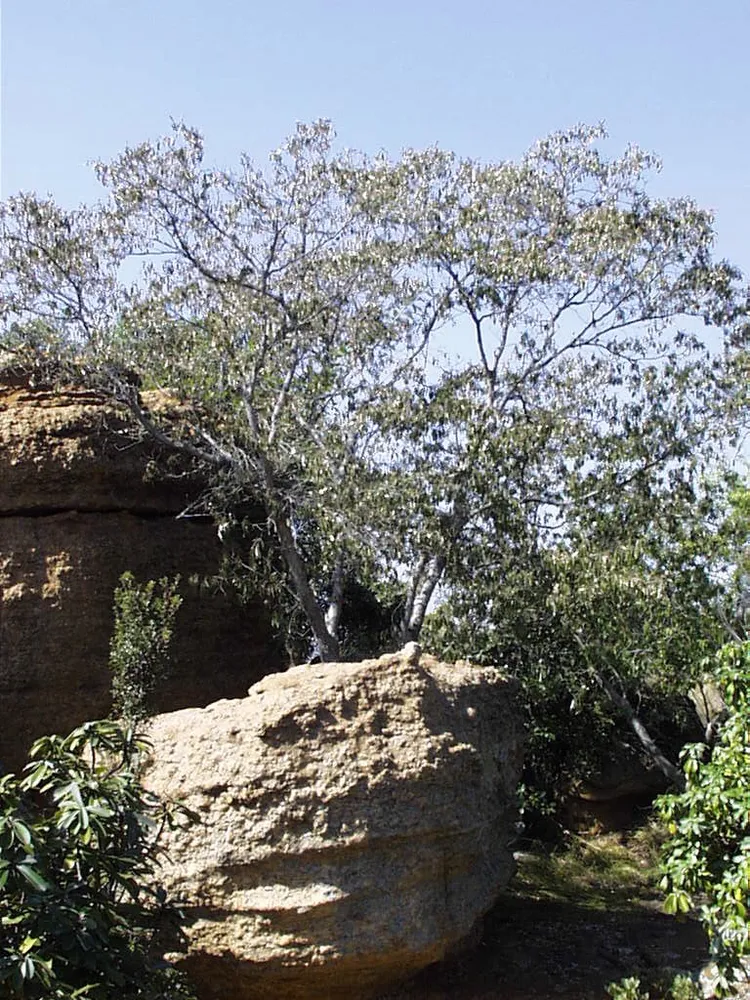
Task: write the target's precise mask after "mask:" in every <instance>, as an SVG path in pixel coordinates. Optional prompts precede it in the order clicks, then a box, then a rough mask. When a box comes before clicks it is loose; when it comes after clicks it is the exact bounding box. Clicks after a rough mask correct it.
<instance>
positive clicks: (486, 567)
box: [423, 497, 721, 817]
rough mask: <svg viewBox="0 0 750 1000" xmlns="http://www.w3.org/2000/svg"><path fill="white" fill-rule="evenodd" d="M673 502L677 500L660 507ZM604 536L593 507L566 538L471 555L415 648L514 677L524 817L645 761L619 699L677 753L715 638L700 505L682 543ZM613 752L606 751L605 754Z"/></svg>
mask: <svg viewBox="0 0 750 1000" xmlns="http://www.w3.org/2000/svg"><path fill="white" fill-rule="evenodd" d="M676 504H677V499H676V498H675V500H674V502H673V505H672V510H673V511H674V508H675V506H676ZM633 506H634V504H629V503H628V500H627V498H625V497H623V498H622V500H621V510H622V509H623V508H624V509H625V511H627V508H628V507H630V511H629V513H630V516H631V518H632V519H633V523H632V524H631V525H629V526H628V527H627V528H626V529H622V528H621V529H620V531H619V532H618V533H614V532H613V525H614V524H617V521H618V520H619V519H615V518H614V517H612V515H611V513H606V512H603V513H602V514H601V516H600V518H599V519H597V520H595V519H593V518H590V519H589V523H588V524H587V525H579V527H578V529H577V532H576V535H575V536H573V537H572V538H567V539H561V540H559V541H556V542H552V543H550V544H548V545H547V546H544V547H542V546H540V545H539V544H538V542H537V541H536V540H535V539H533V538H532V539H530V540H529V541H527V542H526V543H525V544H523V545H521V544H519V545H517V546H515V547H514V548H513V549H512V550H510V551H509V552H508V554H507V556H506V558H504V559H502V560H500V559H493V560H483V559H481V558H478V559H477V561H476V564H475V566H474V571H473V572H472V573H471V574H469V575H468V576H467V577H466V578H465V579H462V580H461V583H460V585H458V584H457V585H456V586H454V588H453V590H452V591H451V593H450V595H449V596H448V598H447V599H446V601H445V602H444V603H443V605H442V606H441V607H440V608H438V609H437V610H436V612H435V613H434V614H432V615H431V616H429V617H428V619H427V621H426V623H425V629H424V633H423V634H424V641H425V643H426V644H427V646H428V647H429V648H433V649H435V650H436V651H438V652H439V653H441V654H443V655H445V656H446V657H448V658H455V657H460V656H464V657H468V658H469V659H471V660H472V661H474V662H479V663H495V664H500V665H506V666H507V667H508V668H509V669H510V670H511V672H512V673H513V674H514V675H515V676H516V677H517V678H518V679H519V680H520V682H521V686H520V695H519V697H520V704H521V707H522V709H523V711H524V714H525V717H526V729H527V737H528V741H527V746H526V757H525V774H524V787H523V797H524V806H525V807H526V809H527V812H528V813H529V815H530V817H531V816H533V815H534V814H535V813H538V812H539V811H552V812H554V811H555V808H556V799H557V798H558V797H564V796H565V795H567V794H568V790H569V788H570V786H571V784H572V783H574V782H575V781H576V779H580V778H581V777H588V776H591V775H596V774H597V773H599V772H600V771H601V770H602V769H604V770H606V768H607V765H608V764H609V763H611V762H612V760H613V757H615V756H616V758H617V759H618V760H619V761H621V762H622V761H627V760H628V759H630V760H633V761H634V762H638V761H639V760H641V759H643V758H646V759H647V760H648V761H649V762H650V758H648V757H647V754H646V750H645V748H644V746H643V744H642V742H641V740H640V739H639V738H638V736H637V735H636V733H635V731H634V730H633V728H632V721H631V720H630V719H629V717H628V716H627V714H626V712H625V711H624V710H623V702H620V701H618V700H616V699H620V698H622V699H624V702H625V703H627V705H630V706H631V708H632V709H633V711H634V712H635V713H636V714H637V716H638V718H639V719H640V720H641V721H642V722H643V723H644V724H645V725H646V727H647V729H648V732H649V733H650V734H651V735H652V736H653V737H654V738H655V739H656V741H657V743H658V745H659V747H661V748H662V749H663V750H664V751H665V752H666V753H667V754H669V755H673V756H674V759H676V757H677V753H678V752H679V749H680V747H681V746H682V744H683V742H684V740H685V734H690V735H691V736H692V738H695V736H696V735H697V730H696V729H695V720H694V713H693V709H692V706H691V705H690V703H689V702H688V700H687V698H686V697H685V695H686V692H687V690H688V689H689V687H690V684H691V680H692V679H694V678H695V677H696V676H697V674H698V673H699V672H700V662H701V661H702V660H703V659H704V658H705V656H706V655H707V654H708V652H709V650H711V649H714V648H716V645H717V644H718V642H719V641H720V636H721V627H720V625H719V623H718V621H717V620H716V617H715V614H714V612H713V603H714V600H715V595H716V593H717V588H716V585H715V583H714V582H713V580H712V578H711V574H710V560H709V558H708V557H709V556H710V553H711V546H712V544H713V543H712V541H711V539H710V538H703V537H696V536H697V535H698V532H699V531H700V524H701V520H702V508H701V506H700V505H698V504H691V505H689V504H687V503H685V504H684V506H683V508H682V511H683V515H684V521H683V527H682V529H681V530H682V531H683V533H684V532H685V531H686V530H687V529H686V526H688V525H693V533H692V534H691V535H690V536H689V537H687V538H685V539H682V540H681V539H680V537H679V535H678V533H677V531H676V530H674V528H673V527H672V526H671V525H665V526H664V527H663V528H660V526H659V522H658V520H657V519H656V517H654V516H653V513H652V511H651V509H650V505H649V511H648V513H647V514H645V516H644V518H643V520H641V519H640V518H638V519H636V518H635V512H634V511H633ZM613 747H617V750H616V753H613Z"/></svg>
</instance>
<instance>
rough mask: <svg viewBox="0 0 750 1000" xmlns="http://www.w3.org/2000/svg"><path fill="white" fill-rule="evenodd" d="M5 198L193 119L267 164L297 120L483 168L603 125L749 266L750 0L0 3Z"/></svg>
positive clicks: (85, 190) (214, 149) (352, 138)
mask: <svg viewBox="0 0 750 1000" xmlns="http://www.w3.org/2000/svg"><path fill="white" fill-rule="evenodd" d="M1 10H2V129H1V132H2V134H1V138H2V194H3V196H5V195H8V194H10V193H12V192H13V191H16V190H18V189H24V190H36V191H38V192H40V193H48V192H49V193H52V194H53V195H54V196H55V197H56V198H58V199H59V200H61V201H63V202H64V203H67V204H69V203H73V202H76V201H79V200H84V199H90V198H92V197H95V196H96V193H97V186H96V182H95V181H94V180H93V175H92V174H91V171H90V168H89V167H87V165H86V164H87V161H89V160H91V159H94V158H105V159H106V158H107V157H110V156H114V155H115V154H116V153H117V152H118V151H120V150H121V149H122V148H123V147H124V146H125V145H127V144H134V143H137V142H139V141H140V140H142V139H144V138H147V137H154V136H156V135H159V134H161V133H163V132H165V131H167V130H168V128H169V119H170V116H171V117H174V118H181V119H184V120H185V121H187V122H188V123H189V124H191V125H195V126H197V127H198V128H200V129H201V130H202V131H203V132H204V134H205V135H206V138H207V141H208V148H209V154H210V157H211V159H212V160H214V161H216V162H218V163H222V164H229V163H231V162H232V160H233V158H234V157H235V156H236V154H237V152H238V151H239V150H242V149H245V150H247V151H248V152H250V153H251V154H252V155H253V156H254V157H257V158H259V159H262V158H264V157H265V156H266V154H267V152H268V151H269V150H270V149H271V148H273V147H275V146H276V145H278V144H279V142H280V141H281V140H282V139H283V137H284V136H285V135H286V134H288V133H289V132H290V131H291V129H292V128H293V126H294V123H295V122H296V121H298V120H310V119H313V118H319V117H325V118H331V119H333V120H334V122H335V123H336V126H337V129H338V133H339V137H340V139H341V142H342V144H343V145H346V146H350V147H355V148H361V149H366V150H368V151H375V150H377V149H381V148H385V149H387V150H389V151H390V152H392V153H394V154H396V153H398V151H399V150H400V149H402V148H403V147H404V146H417V147H419V146H424V145H428V144H432V143H439V144H440V145H442V146H445V147H449V148H452V149H455V150H456V151H458V152H459V153H461V154H463V155H469V156H477V157H479V158H483V159H493V158H497V159H506V158H512V157H516V156H518V155H519V154H520V153H522V152H523V150H524V149H525V148H526V147H528V146H529V145H531V143H533V142H534V140H535V139H537V138H539V137H541V136H542V135H544V134H546V133H547V132H549V131H552V130H555V129H560V128H565V127H567V126H570V125H573V124H575V123H576V122H579V121H585V122H597V121H600V120H602V119H603V120H604V121H605V122H606V123H607V125H608V127H609V130H610V133H611V137H612V138H611V143H610V146H611V151H612V152H613V153H614V152H616V151H619V150H620V149H621V148H622V147H623V146H625V145H626V144H627V143H628V142H635V143H638V144H639V145H641V146H644V147H646V148H647V149H650V150H653V151H655V152H657V153H659V154H660V156H661V157H662V158H663V160H664V164H665V168H664V171H663V173H662V174H661V175H660V176H659V177H658V178H657V179H656V180H655V183H654V184H653V186H652V191H653V192H654V193H657V194H662V195H672V194H674V195H683V194H686V195H691V196H692V197H694V198H695V199H696V200H697V201H698V202H699V203H700V204H701V205H703V206H706V207H710V208H713V209H714V210H715V211H716V213H717V228H718V232H719V244H718V249H719V252H720V253H721V254H722V255H724V256H728V257H729V258H730V259H732V260H733V261H735V262H736V263H738V264H739V265H740V266H742V267H743V269H745V270H747V271H750V239H749V235H750V58H749V57H748V39H750V0H714V2H713V3H708V2H706V0H526V2H519V0H515V2H506V0H432V2H427V0H400V2H398V0H376V2H360V0H338V2H336V0H265V2H263V3H258V2H255V0H2V7H1Z"/></svg>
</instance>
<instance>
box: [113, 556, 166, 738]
mask: <svg viewBox="0 0 750 1000" xmlns="http://www.w3.org/2000/svg"><path fill="white" fill-rule="evenodd" d="M179 582H180V578H179V577H175V579H174V580H168V579H167V578H166V577H162V579H161V580H159V582H158V583H157V582H156V581H155V580H149V581H148V582H147V583H138V582H137V581H136V579H135V577H134V576H133V574H132V573H123V575H122V576H121V577H120V583H119V586H118V587H117V589H116V590H115V599H114V607H115V626H114V633H113V635H112V641H111V644H110V655H109V664H110V669H111V670H112V675H113V680H112V696H113V703H114V705H113V710H114V712H115V713H116V714H117V715H119V716H120V717H121V718H123V719H125V720H126V721H127V722H129V723H138V722H140V721H142V720H143V719H145V718H147V716H148V715H149V707H148V699H149V696H150V694H151V693H152V692H153V690H154V688H155V687H156V686H157V685H158V684H159V682H160V681H162V680H164V678H165V677H167V675H168V673H169V666H170V663H169V645H170V642H171V640H172V632H173V629H174V622H175V617H176V615H177V612H178V611H179V608H180V605H181V604H182V598H181V597H180V595H179V594H178V593H177V587H178V585H179Z"/></svg>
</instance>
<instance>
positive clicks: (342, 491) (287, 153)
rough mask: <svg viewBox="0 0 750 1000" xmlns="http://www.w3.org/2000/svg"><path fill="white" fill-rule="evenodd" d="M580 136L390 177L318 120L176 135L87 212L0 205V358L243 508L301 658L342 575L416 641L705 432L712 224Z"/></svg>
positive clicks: (712, 421)
mask: <svg viewBox="0 0 750 1000" xmlns="http://www.w3.org/2000/svg"><path fill="white" fill-rule="evenodd" d="M603 138H604V132H603V130H602V129H601V128H596V127H595V128H588V127H583V126H581V127H577V128H574V129H572V130H571V131H568V132H562V133H557V134H554V135H552V136H550V137H549V138H547V139H544V140H543V141H541V142H540V143H538V144H537V145H535V146H534V147H533V148H532V149H531V150H530V151H529V152H528V153H527V154H526V155H525V156H524V157H522V158H521V159H520V160H519V161H517V162H500V163H480V162H477V161H475V160H471V159H464V158H461V157H459V156H457V155H455V154H453V153H449V152H445V151H442V150H440V149H437V148H432V149H427V150H424V151H414V150H409V151H406V152H404V153H403V154H402V155H401V156H400V157H398V158H396V159H391V158H389V157H388V156H386V155H384V154H379V155H375V156H368V155H365V154H360V153H353V152H348V151H342V150H340V149H339V148H338V147H337V145H336V143H335V137H334V133H333V130H332V128H331V126H330V124H329V123H327V122H317V123H314V124H311V125H300V126H298V127H297V130H296V132H295V133H294V134H293V135H292V137H291V138H290V139H289V140H288V141H287V142H286V143H285V144H284V145H283V146H282V147H281V148H280V149H279V150H277V151H276V152H274V153H272V154H271V157H270V160H269V162H268V164H267V165H266V166H265V167H259V166H258V165H256V164H255V163H254V162H253V161H252V160H251V159H250V158H249V157H242V158H241V160H240V162H239V165H238V166H237V167H235V168H234V169H228V170H223V169H216V168H214V167H212V166H210V165H207V163H206V159H205V152H204V143H203V139H202V137H201V136H200V135H199V134H198V132H196V131H195V130H193V129H191V128H188V127H186V126H184V125H180V124H178V125H175V126H174V127H173V130H172V132H171V134H170V135H169V136H168V137H166V138H164V139H160V140H158V141H156V142H145V143H143V144H141V145H138V146H134V147H133V148H129V149H127V150H126V151H125V152H124V153H123V154H122V155H121V156H119V157H117V158H116V159H115V160H114V161H112V162H111V163H101V164H98V165H97V167H96V172H97V176H98V178H99V180H100V181H101V183H102V185H103V188H104V197H103V200H102V201H101V202H100V203H98V204H95V205H90V206H84V207H82V208H79V209H75V210H67V209H64V208H63V207H61V206H59V205H57V204H55V203H54V202H53V201H51V200H49V199H43V198H39V197H36V196H34V195H30V194H19V195H15V196H13V197H11V198H9V199H7V200H6V201H5V202H4V203H3V205H2V209H1V210H0V238H1V240H2V249H1V251H0V302H1V303H2V315H3V327H4V329H3V340H4V343H5V346H6V348H7V349H9V350H12V351H13V352H15V355H16V357H17V358H18V359H19V360H24V359H31V360H33V362H34V363H35V364H37V365H38V364H40V363H45V362H46V361H47V360H49V359H52V360H53V361H54V364H55V365H56V366H57V368H58V370H63V371H65V372H66V374H67V376H68V377H70V375H71V374H74V375H75V376H76V377H79V378H81V379H84V380H86V381H88V382H89V383H91V384H93V385H96V386H98V387H99V388H100V389H102V391H104V392H106V393H109V394H111V395H112V396H113V397H115V398H116V399H118V400H120V401H121V402H122V403H124V404H125V405H126V406H128V407H129V408H130V410H131V411H132V413H133V415H134V416H135V418H136V420H137V421H138V422H139V423H140V425H141V427H142V428H143V430H144V432H145V433H147V434H150V435H152V436H153V437H155V438H156V439H158V440H159V441H161V442H162V443H163V444H164V445H165V446H167V447H168V448H171V449H174V450H176V451H178V452H181V453H182V454H184V455H185V456H187V457H188V458H189V459H191V460H193V461H195V462H197V463H200V464H201V465H202V466H203V467H204V468H205V469H206V470H207V471H208V473H209V478H210V480H211V483H212V487H213V489H212V491H211V495H210V500H207V505H208V506H209V507H210V508H211V509H212V510H213V511H214V512H216V513H217V516H218V517H220V518H221V519H222V520H223V522H224V523H225V524H227V523H229V522H231V521H232V519H233V518H235V517H236V516H237V514H236V512H237V510H238V509H241V507H242V503H243V501H247V499H248V498H250V497H251V498H253V499H257V498H259V499H260V500H261V501H262V504H263V507H264V510H265V512H266V514H267V523H266V527H265V530H264V532H263V535H262V543H263V546H265V547H266V548H269V547H270V549H271V550H272V552H273V553H274V558H273V559H270V560H268V562H267V564H266V565H267V567H268V568H269V572H271V573H272V574H273V575H274V578H275V580H276V584H277V590H276V593H277V594H279V593H289V594H291V595H292V598H293V601H294V603H295V604H296V605H297V606H298V607H299V608H301V609H302V611H303V614H304V619H305V621H306V624H307V627H308V628H309V634H310V636H311V637H312V638H313V640H314V642H315V644H316V646H317V648H318V650H319V652H320V654H321V656H322V657H323V658H324V659H334V658H336V657H338V656H340V655H341V649H340V645H339V636H340V635H341V609H342V606H343V596H344V590H345V585H346V581H347V579H349V580H352V579H355V580H357V581H359V582H360V583H361V582H364V583H366V584H367V585H368V586H381V585H386V584H387V585H390V587H391V588H392V591H391V592H392V593H393V592H395V593H397V594H398V595H399V601H398V607H399V609H400V614H399V621H398V622H397V627H396V629H395V631H396V632H397V633H398V637H400V639H401V640H402V641H405V640H407V639H414V638H416V637H417V636H418V635H419V633H420V630H421V628H422V625H423V622H424V619H425V615H426V613H427V610H428V608H429V606H430V602H431V601H433V600H434V596H435V594H436V591H437V590H438V588H439V587H443V592H444V593H445V594H446V595H450V593H451V588H452V587H453V586H458V585H460V586H464V584H465V583H466V581H467V580H469V579H471V577H472V575H473V574H474V573H476V571H477V569H476V567H477V561H478V560H481V563H482V565H483V566H485V567H486V566H487V565H492V564H493V562H494V563H496V564H497V566H498V571H501V569H502V565H503V563H504V561H507V559H508V558H510V557H511V556H512V555H513V553H514V552H516V551H518V552H521V551H524V550H525V549H526V548H527V547H528V546H529V545H531V546H532V548H533V547H540V546H541V547H545V546H550V545H554V544H558V543H559V542H560V540H561V539H565V537H566V533H567V532H568V531H569V529H570V526H571V525H572V524H573V523H574V522H576V523H578V522H580V520H581V518H582V517H584V516H586V514H587V512H588V513H591V512H599V513H600V512H606V511H608V510H614V509H615V507H618V505H619V507H621V506H622V498H623V497H627V496H630V495H633V496H635V495H638V496H640V497H643V496H649V497H650V498H651V499H652V500H653V499H654V498H656V499H657V500H658V498H659V497H665V496H667V495H668V494H669V492H670V491H672V490H675V489H679V488H681V484H685V483H689V482H692V481H693V478H694V476H695V475H696V472H697V471H698V469H699V467H700V464H701V462H702V461H704V460H705V458H706V456H707V454H708V452H709V450H710V445H711V443H712V441H715V440H716V438H717V427H718V423H719V422H718V421H717V419H716V414H717V412H718V411H717V407H718V405H719V404H720V394H721V391H722V383H721V380H719V379H717V378H716V377H715V371H714V359H713V358H712V355H711V351H710V350H709V349H708V348H707V347H706V345H705V343H704V338H703V336H702V334H701V333H700V330H699V326H698V325H697V324H700V327H701V328H702V327H703V325H707V326H708V327H709V328H711V329H712V330H713V331H714V336H716V337H718V338H721V337H722V336H723V335H724V333H725V332H726V331H727V330H728V329H729V328H730V327H731V326H732V324H733V323H734V321H735V317H736V308H737V277H738V276H737V274H736V272H735V271H734V270H733V269H732V268H731V267H730V266H729V265H727V264H726V263H723V262H717V261H715V260H714V259H713V258H712V243H713V227H712V219H711V216H710V214H709V213H707V212H704V211H702V210H700V209H699V208H698V207H696V205H695V204H693V202H691V201H689V200H687V199H676V200H659V199H654V198H651V197H650V196H649V195H648V193H647V191H646V177H647V174H648V172H649V170H651V169H652V168H654V167H656V165H657V164H656V161H655V160H654V159H653V158H652V157H650V156H649V155H647V154H645V153H643V152H642V151H640V150H639V149H637V148H629V149H627V150H626V152H625V153H624V154H623V155H622V156H621V157H619V158H616V159H607V158H605V157H604V156H603V155H602V153H601V152H600V149H599V145H600V140H602V139H603ZM144 387H145V388H153V387H160V388H162V389H164V390H165V391H166V392H168V393H169V394H170V396H172V397H173V398H174V399H175V400H177V401H179V403H180V404H181V405H180V419H179V420H177V421H175V420H171V421H170V420H168V419H166V418H165V417H163V416H162V415H160V413H158V412H154V411H150V410H149V409H148V408H147V406H146V405H145V403H144V398H143V396H142V389H143V388H144ZM619 507H618V509H619ZM258 544H260V543H258ZM250 551H251V552H256V554H257V551H258V545H257V544H256V545H255V546H250ZM245 564H246V565H249V558H246V559H245Z"/></svg>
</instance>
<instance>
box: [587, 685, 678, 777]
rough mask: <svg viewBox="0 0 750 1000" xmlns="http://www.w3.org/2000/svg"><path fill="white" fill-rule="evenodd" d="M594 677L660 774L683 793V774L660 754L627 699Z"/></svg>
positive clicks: (611, 686) (612, 686)
mask: <svg viewBox="0 0 750 1000" xmlns="http://www.w3.org/2000/svg"><path fill="white" fill-rule="evenodd" d="M594 675H595V677H596V681H597V683H598V684H599V686H600V687H601V688H602V690H603V691H604V693H605V694H606V695H607V697H608V698H609V699H610V701H611V702H612V703H613V704H614V705H615V706H616V707H617V708H619V709H620V711H621V712H622V714H623V715H624V716H625V718H626V719H627V720H628V722H629V723H630V728H631V729H632V730H633V732H634V733H635V735H636V736H637V737H638V739H639V741H640V743H641V746H642V747H643V749H644V750H645V751H646V753H647V754H648V755H649V757H650V758H651V760H652V761H653V762H654V763H655V764H656V766H657V767H658V768H659V770H660V771H661V773H662V774H663V775H664V776H665V777H667V778H668V779H669V781H671V782H672V784H673V785H675V786H676V787H677V788H678V789H679V790H680V791H683V790H684V788H685V776H684V774H683V773H682V771H681V770H680V769H679V768H678V767H676V766H675V765H674V764H673V763H672V761H671V760H669V759H668V758H667V757H665V756H664V754H663V753H662V752H661V750H660V749H659V747H658V745H657V743H656V741H655V740H654V738H653V737H652V736H651V734H650V733H649V731H648V729H646V727H645V725H644V724H643V722H642V721H641V720H640V719H639V718H638V715H637V714H636V712H635V709H634V708H633V706H632V705H631V704H630V702H629V701H628V699H627V698H626V697H625V696H624V695H623V694H620V692H619V691H618V690H617V689H616V688H615V687H614V685H613V684H611V683H610V682H609V681H608V680H607V678H606V677H603V676H602V675H601V674H600V673H599V672H598V671H595V674H594Z"/></svg>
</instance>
